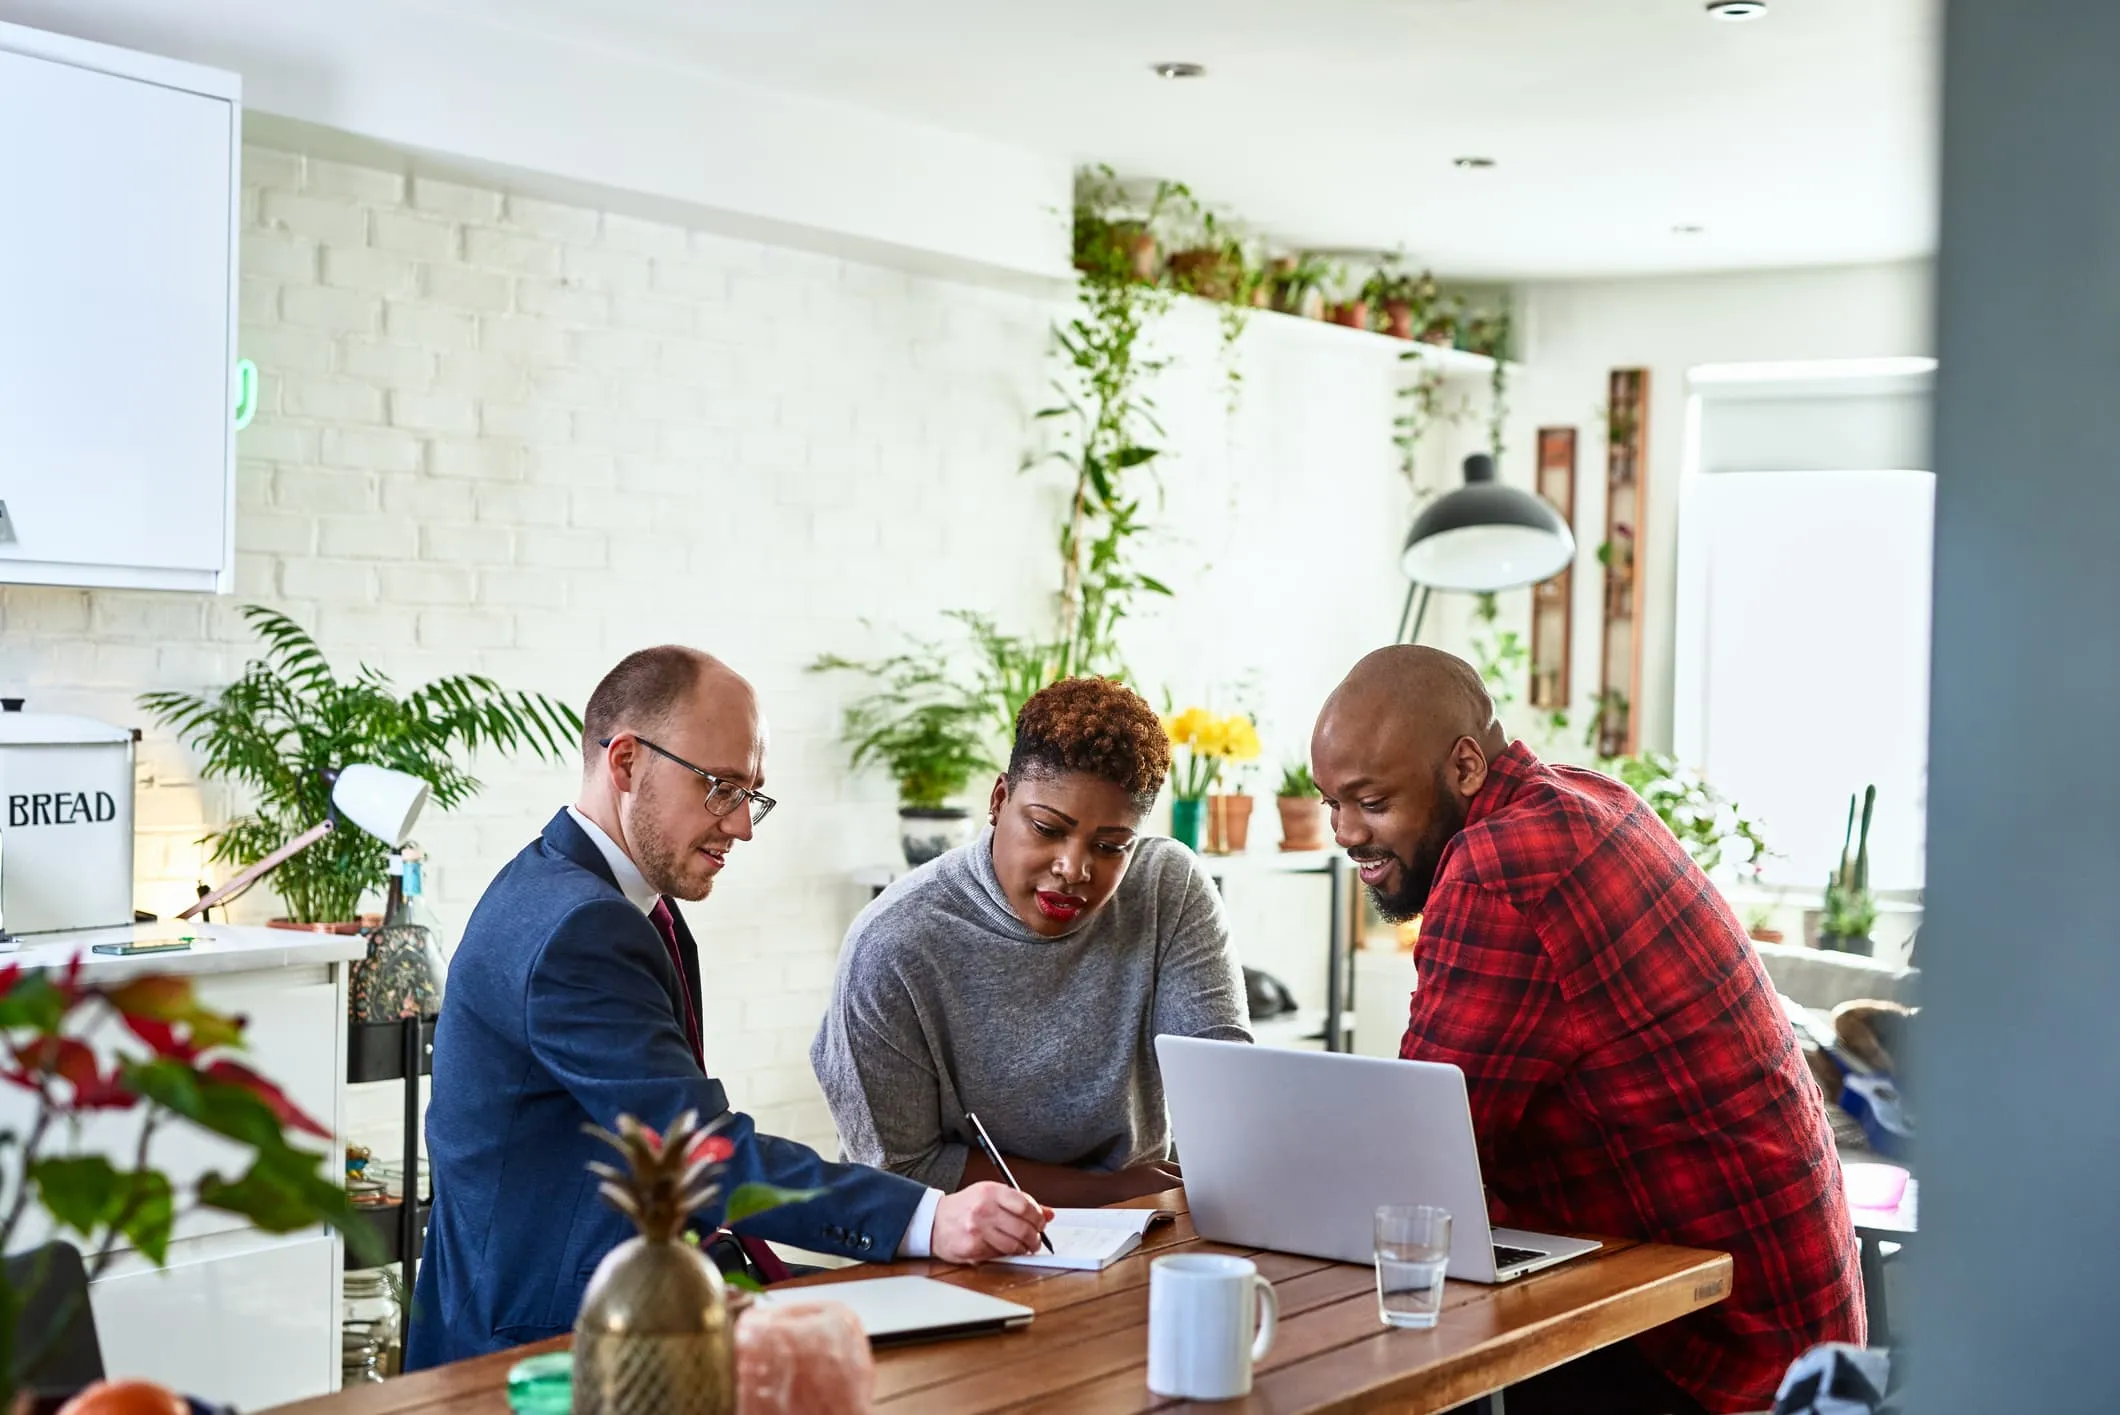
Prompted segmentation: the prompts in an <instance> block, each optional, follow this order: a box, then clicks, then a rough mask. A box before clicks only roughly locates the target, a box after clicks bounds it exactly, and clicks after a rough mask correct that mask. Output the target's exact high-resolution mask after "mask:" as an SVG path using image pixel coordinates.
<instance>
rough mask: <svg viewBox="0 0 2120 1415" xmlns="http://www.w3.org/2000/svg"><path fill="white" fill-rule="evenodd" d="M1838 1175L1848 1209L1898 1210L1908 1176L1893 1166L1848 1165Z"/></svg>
mask: <svg viewBox="0 0 2120 1415" xmlns="http://www.w3.org/2000/svg"><path fill="white" fill-rule="evenodd" d="M1841 1174H1842V1176H1843V1178H1844V1179H1845V1180H1846V1183H1847V1186H1848V1207H1849V1208H1851V1209H1882V1210H1885V1211H1887V1212H1889V1211H1891V1210H1893V1209H1897V1208H1898V1207H1899V1204H1900V1201H1901V1200H1902V1199H1904V1198H1905V1197H1906V1192H1907V1178H1908V1175H1907V1172H1906V1171H1905V1170H1903V1169H1901V1168H1900V1167H1899V1166H1898V1165H1896V1164H1847V1165H1842V1166H1841Z"/></svg>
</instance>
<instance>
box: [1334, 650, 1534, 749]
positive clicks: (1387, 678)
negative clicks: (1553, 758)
mask: <svg viewBox="0 0 2120 1415" xmlns="http://www.w3.org/2000/svg"><path fill="white" fill-rule="evenodd" d="M1350 729H1351V730H1355V731H1359V732H1361V733H1363V734H1364V735H1369V736H1375V735H1386V736H1389V737H1390V738H1391V739H1392V743H1393V745H1394V746H1395V747H1396V748H1398V749H1400V750H1404V751H1410V752H1413V753H1414V754H1416V755H1418V756H1420V757H1422V758H1424V759H1429V760H1434V761H1441V760H1442V759H1443V758H1444V756H1445V755H1447V754H1448V752H1449V751H1450V748H1451V746H1452V744H1454V743H1455V742H1456V741H1457V740H1458V739H1459V738H1460V737H1470V738H1472V739H1473V740H1474V741H1476V742H1478V743H1479V744H1480V746H1481V748H1482V750H1484V751H1485V752H1486V753H1487V755H1488V757H1489V758H1492V757H1494V756H1496V755H1498V754H1499V753H1500V752H1501V751H1502V749H1503V748H1505V747H1507V746H1508V745H1509V739H1508V737H1507V736H1506V735H1505V734H1504V733H1503V731H1502V726H1501V723H1500V722H1499V721H1498V720H1496V718H1495V715H1494V699H1493V698H1491V697H1489V696H1488V694H1487V686H1486V684H1484V683H1482V682H1481V681H1480V675H1479V670H1478V669H1476V668H1474V667H1473V666H1472V665H1471V664H1469V663H1467V662H1465V660H1463V659H1462V658H1458V657H1457V656H1456V655H1454V654H1447V653H1444V652H1443V651H1442V650H1441V649H1431V648H1423V647H1421V646H1420V645H1418V644H1394V645H1393V646H1392V647H1390V648H1383V649H1378V650H1377V651H1376V652H1375V653H1372V654H1369V655H1368V656H1366V657H1365V658H1363V659H1362V661H1361V662H1360V663H1357V664H1356V665H1355V666H1354V669H1353V671H1352V672H1350V673H1349V674H1348V675H1347V677H1346V678H1345V679H1344V680H1342V682H1341V683H1340V686H1339V687H1338V688H1336V689H1334V690H1333V694H1332V696H1331V697H1330V698H1328V699H1326V700H1325V710H1324V711H1323V712H1322V713H1320V714H1319V715H1318V726H1317V731H1318V734H1319V735H1324V734H1326V733H1327V732H1329V731H1344V730H1350Z"/></svg>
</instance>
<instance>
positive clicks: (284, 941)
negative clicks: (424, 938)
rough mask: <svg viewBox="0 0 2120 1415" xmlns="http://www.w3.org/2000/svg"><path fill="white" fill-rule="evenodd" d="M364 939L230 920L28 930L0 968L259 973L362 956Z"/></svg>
mask: <svg viewBox="0 0 2120 1415" xmlns="http://www.w3.org/2000/svg"><path fill="white" fill-rule="evenodd" d="M177 937H188V938H190V939H191V940H192V943H191V946H190V947H189V948H184V949H175V950H172V951H170V952H167V953H136V954H133V955H131V956H129V957H128V956H125V955H123V954H109V953H97V952H95V951H94V948H95V945H97V944H99V943H105V944H108V943H126V942H130V941H136V940H137V941H144V940H148V939H161V938H177ZM367 953H368V940H367V939H365V938H362V937H361V936H360V935H358V934H322V933H308V932H304V931H301V930H297V929H264V928H247V927H242V926H238V925H234V924H198V923H177V922H175V921H165V922H163V923H158V924H134V925H132V926H131V927H130V928H113V929H73V930H69V931H68V932H66V933H54V934H28V935H24V936H23V937H22V939H21V942H20V946H19V947H18V948H17V949H15V950H14V951H12V952H6V953H0V968H4V967H10V966H13V965H16V964H19V965H21V966H22V967H24V968H40V969H41V968H63V967H65V966H66V965H67V964H68V963H70V962H72V961H73V960H74V958H75V957H77V956H78V957H79V958H80V959H81V971H82V972H83V973H84V974H92V975H94V976H96V977H97V978H98V979H99V980H110V979H114V978H117V977H123V976H126V975H129V974H137V973H259V972H266V971H269V970H271V969H275V968H315V967H321V966H322V965H324V964H326V963H344V962H347V961H349V960H351V959H355V958H361V957H365V956H366V955H367Z"/></svg>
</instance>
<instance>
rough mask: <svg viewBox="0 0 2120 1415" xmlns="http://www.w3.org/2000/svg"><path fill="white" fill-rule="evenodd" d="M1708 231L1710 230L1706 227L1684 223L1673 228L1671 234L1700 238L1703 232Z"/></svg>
mask: <svg viewBox="0 0 2120 1415" xmlns="http://www.w3.org/2000/svg"><path fill="white" fill-rule="evenodd" d="M1707 229H1708V228H1707V227H1705V226H1693V225H1688V224H1683V223H1682V224H1680V225H1677V226H1673V227H1672V228H1671V234H1672V235H1674V236H1698V235H1699V234H1700V233H1701V232H1703V231H1705V230H1707Z"/></svg>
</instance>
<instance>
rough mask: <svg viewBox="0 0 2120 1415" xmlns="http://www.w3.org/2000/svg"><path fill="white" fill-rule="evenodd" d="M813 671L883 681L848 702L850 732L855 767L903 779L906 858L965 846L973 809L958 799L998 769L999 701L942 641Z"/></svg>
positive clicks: (831, 660) (837, 661)
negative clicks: (953, 666) (981, 775)
mask: <svg viewBox="0 0 2120 1415" xmlns="http://www.w3.org/2000/svg"><path fill="white" fill-rule="evenodd" d="M810 671H811V672H813V673H825V672H851V673H860V674H863V675H865V676H867V677H868V678H870V679H871V680H872V681H873V682H874V683H875V684H876V687H875V689H874V690H873V691H871V692H869V693H867V694H866V695H864V696H862V697H860V698H857V699H855V700H854V701H853V702H851V703H849V704H848V705H847V708H846V712H845V717H844V725H843V732H842V735H843V737H844V738H845V740H846V742H847V744H848V746H849V747H850V748H851V749H852V751H851V753H850V756H851V764H852V765H853V766H854V767H855V768H857V769H859V768H861V767H865V766H869V765H872V764H873V765H880V766H882V767H883V768H884V769H885V770H886V771H888V772H890V774H891V776H892V779H894V780H895V781H896V782H897V783H898V824H899V844H900V845H901V847H902V848H903V849H904V851H905V862H906V863H907V864H908V865H924V864H926V863H927V862H928V861H929V860H932V859H934V858H935V857H936V856H938V855H941V854H943V853H945V852H947V851H949V850H951V849H954V848H955V847H956V846H958V845H961V844H963V843H964V842H965V840H966V839H967V838H968V837H969V836H970V834H971V813H970V812H969V811H967V810H965V808H964V807H963V806H962V805H952V804H951V802H952V801H954V800H956V799H958V798H960V797H962V796H963V794H964V791H965V787H966V786H967V785H968V784H969V782H970V781H971V779H972V774H973V773H974V772H976V771H979V770H981V769H982V768H988V767H996V768H997V767H998V761H997V757H996V754H995V753H994V752H993V751H992V750H990V748H989V745H988V743H989V739H990V736H991V730H992V728H993V726H994V721H995V708H994V703H993V701H992V699H991V698H990V697H989V696H988V695H986V694H984V693H982V692H981V691H979V689H978V688H976V687H970V688H968V687H966V686H965V685H964V684H962V683H960V682H959V681H958V680H957V679H956V677H955V676H954V675H953V674H952V673H951V671H950V665H949V662H948V660H947V657H946V656H945V654H944V653H943V651H942V648H941V646H940V645H939V644H935V643H931V642H928V641H925V640H913V641H912V642H911V644H910V645H909V646H908V648H907V649H906V651H905V652H903V653H897V654H892V655H890V656H889V657H887V658H882V659H877V660H873V661H867V662H863V661H857V660H854V659H848V658H841V657H839V656H838V655H836V654H827V655H825V656H824V657H822V658H820V659H818V660H817V661H816V662H815V663H813V664H811V665H810Z"/></svg>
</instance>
